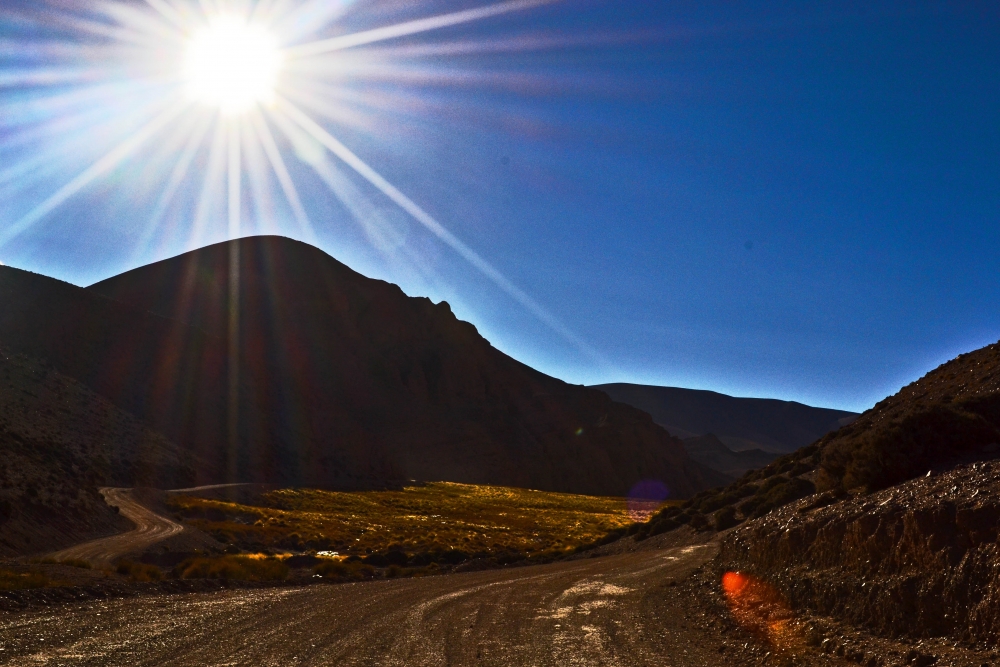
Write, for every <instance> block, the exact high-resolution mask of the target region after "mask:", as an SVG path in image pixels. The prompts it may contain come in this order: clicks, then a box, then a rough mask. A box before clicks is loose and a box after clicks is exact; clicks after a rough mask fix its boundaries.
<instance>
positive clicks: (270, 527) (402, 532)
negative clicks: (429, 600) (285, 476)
mask: <svg viewBox="0 0 1000 667" xmlns="http://www.w3.org/2000/svg"><path fill="white" fill-rule="evenodd" d="M170 503H171V506H172V509H173V511H174V512H176V513H177V514H179V515H180V516H181V517H182V518H184V520H186V521H187V522H188V523H190V524H192V525H193V526H195V527H197V528H199V529H201V530H204V531H206V532H208V533H210V534H212V535H215V536H216V537H217V538H220V539H222V540H224V541H226V542H232V543H235V544H239V545H241V546H244V547H246V548H268V549H300V550H308V549H315V550H334V551H337V552H338V553H340V554H342V555H351V554H356V555H361V556H364V555H365V554H370V553H380V552H385V551H387V550H390V549H396V550H401V551H404V552H407V553H411V554H412V553H428V552H435V551H438V552H440V551H446V550H458V551H462V552H464V553H466V554H469V555H474V554H479V555H497V554H504V553H515V554H519V555H522V556H535V555H539V554H552V555H556V554H559V553H564V552H567V551H571V550H573V549H574V548H577V547H579V546H581V545H584V544H589V543H592V542H594V541H596V540H599V539H600V538H602V537H603V536H605V535H607V534H608V532H610V531H612V530H615V529H620V528H623V527H625V526H627V525H629V524H630V523H632V522H631V520H630V519H629V516H628V513H627V510H626V503H625V500H624V499H622V498H605V497H595V496H584V495H575V494H566V493H550V492H545V491H530V490H526V489H516V488H507V487H499V486H481V485H471V484H455V483H449V482H437V483H432V484H425V485H414V486H410V487H406V488H404V489H402V490H395V491H360V492H334V491H320V490H315V489H282V490H277V491H271V492H268V493H265V494H263V495H262V496H260V497H259V498H258V499H257V500H255V501H254V504H253V505H247V504H237V503H230V502H224V501H221V500H210V499H204V498H197V497H192V496H177V497H174V498H172V499H171V500H170Z"/></svg>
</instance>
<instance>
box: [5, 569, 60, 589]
mask: <svg viewBox="0 0 1000 667" xmlns="http://www.w3.org/2000/svg"><path fill="white" fill-rule="evenodd" d="M50 583H52V582H51V581H50V580H49V578H48V577H47V576H45V575H44V574H42V573H41V572H11V571H9V570H0V591H17V590H22V589H25V588H44V587H45V586H48V585H49V584H50Z"/></svg>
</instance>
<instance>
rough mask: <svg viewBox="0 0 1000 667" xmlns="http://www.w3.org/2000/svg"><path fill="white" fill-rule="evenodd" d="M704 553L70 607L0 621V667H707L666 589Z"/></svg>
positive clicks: (677, 601)
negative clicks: (647, 666) (479, 666)
mask: <svg viewBox="0 0 1000 667" xmlns="http://www.w3.org/2000/svg"><path fill="white" fill-rule="evenodd" d="M715 551H716V549H715V546H714V545H711V544H709V545H698V546H688V547H676V548H673V549H665V550H651V551H641V552H633V553H626V554H619V555H614V556H605V557H601V558H591V559H585V560H577V561H569V562H561V563H555V564H551V565H541V566H533V567H521V568H509V569H503V570H491V571H484V572H472V573H462V574H451V575H442V576H434V577H424V578H418V579H399V580H380V581H370V582H361V583H353V584H338V585H316V586H307V587H299V588H270V589H256V590H230V591H223V592H220V593H205V594H182V595H155V596H145V597H137V598H126V599H116V600H104V601H98V602H93V601H91V602H86V603H71V604H65V605H60V606H57V607H50V608H46V609H43V610H34V611H26V612H18V613H11V614H3V615H0V662H3V663H4V664H11V665H400V666H402V665H409V666H417V665H497V666H501V665H502V666H504V667H510V666H518V665H537V666H544V665H552V666H555V665H559V666H563V665H622V666H630V667H631V666H640V665H657V666H658V667H668V666H671V665H676V666H698V667H701V666H706V667H707V666H712V667H715V666H717V665H719V664H720V663H721V660H722V656H720V655H719V653H718V649H719V645H720V644H719V642H720V637H719V636H718V635H717V634H716V631H713V629H712V628H711V627H710V625H711V624H708V623H701V624H700V625H699V623H698V622H697V619H694V620H693V621H692V614H693V615H694V616H697V615H698V614H697V612H696V611H694V612H692V610H691V609H690V607H689V606H686V605H687V602H686V600H685V598H684V596H680V595H678V594H677V592H678V590H679V589H678V587H676V582H677V581H678V580H681V579H684V578H686V577H687V576H689V575H690V574H691V572H692V571H693V570H694V569H695V568H697V567H698V566H699V565H701V564H703V563H705V562H706V561H707V560H708V559H710V558H711V557H712V556H713V555H714V554H715ZM689 623H690V624H691V627H689ZM695 626H698V627H697V628H696V627H695ZM727 658H730V656H727ZM726 662H727V663H729V664H733V662H732V660H731V659H727V660H726Z"/></svg>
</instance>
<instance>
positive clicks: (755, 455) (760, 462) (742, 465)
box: [684, 433, 780, 477]
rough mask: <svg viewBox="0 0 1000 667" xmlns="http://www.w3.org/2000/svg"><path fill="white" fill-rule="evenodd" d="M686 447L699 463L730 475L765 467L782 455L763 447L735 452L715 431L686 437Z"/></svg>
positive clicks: (733, 475)
mask: <svg viewBox="0 0 1000 667" xmlns="http://www.w3.org/2000/svg"><path fill="white" fill-rule="evenodd" d="M684 449H686V450H687V453H688V456H690V457H691V458H693V459H694V460H695V461H697V462H698V463H700V464H702V465H704V466H707V467H709V468H711V469H712V470H718V471H719V472H722V473H725V474H727V475H729V476H730V477H739V476H740V475H742V474H743V473H745V472H746V471H748V470H756V469H757V468H763V467H764V466H766V465H767V464H768V463H770V462H771V461H773V460H775V459H776V458H778V456H780V455H779V454H775V453H773V452H765V451H764V450H763V449H747V450H743V451H740V452H734V451H733V450H731V449H729V448H728V447H726V445H725V443H723V442H722V441H721V440H719V439H718V438H717V437H715V435H714V434H713V433H709V434H708V435H698V436H695V437H693V438H685V439H684Z"/></svg>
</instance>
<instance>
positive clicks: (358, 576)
mask: <svg viewBox="0 0 1000 667" xmlns="http://www.w3.org/2000/svg"><path fill="white" fill-rule="evenodd" d="M313 573H314V574H318V575H319V576H321V577H323V578H324V579H332V580H334V581H361V580H364V579H372V578H374V577H375V568H374V567H372V566H371V565H366V564H364V563H361V562H344V561H339V560H328V561H326V562H324V563H320V564H319V565H317V566H316V567H314V568H313Z"/></svg>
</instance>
